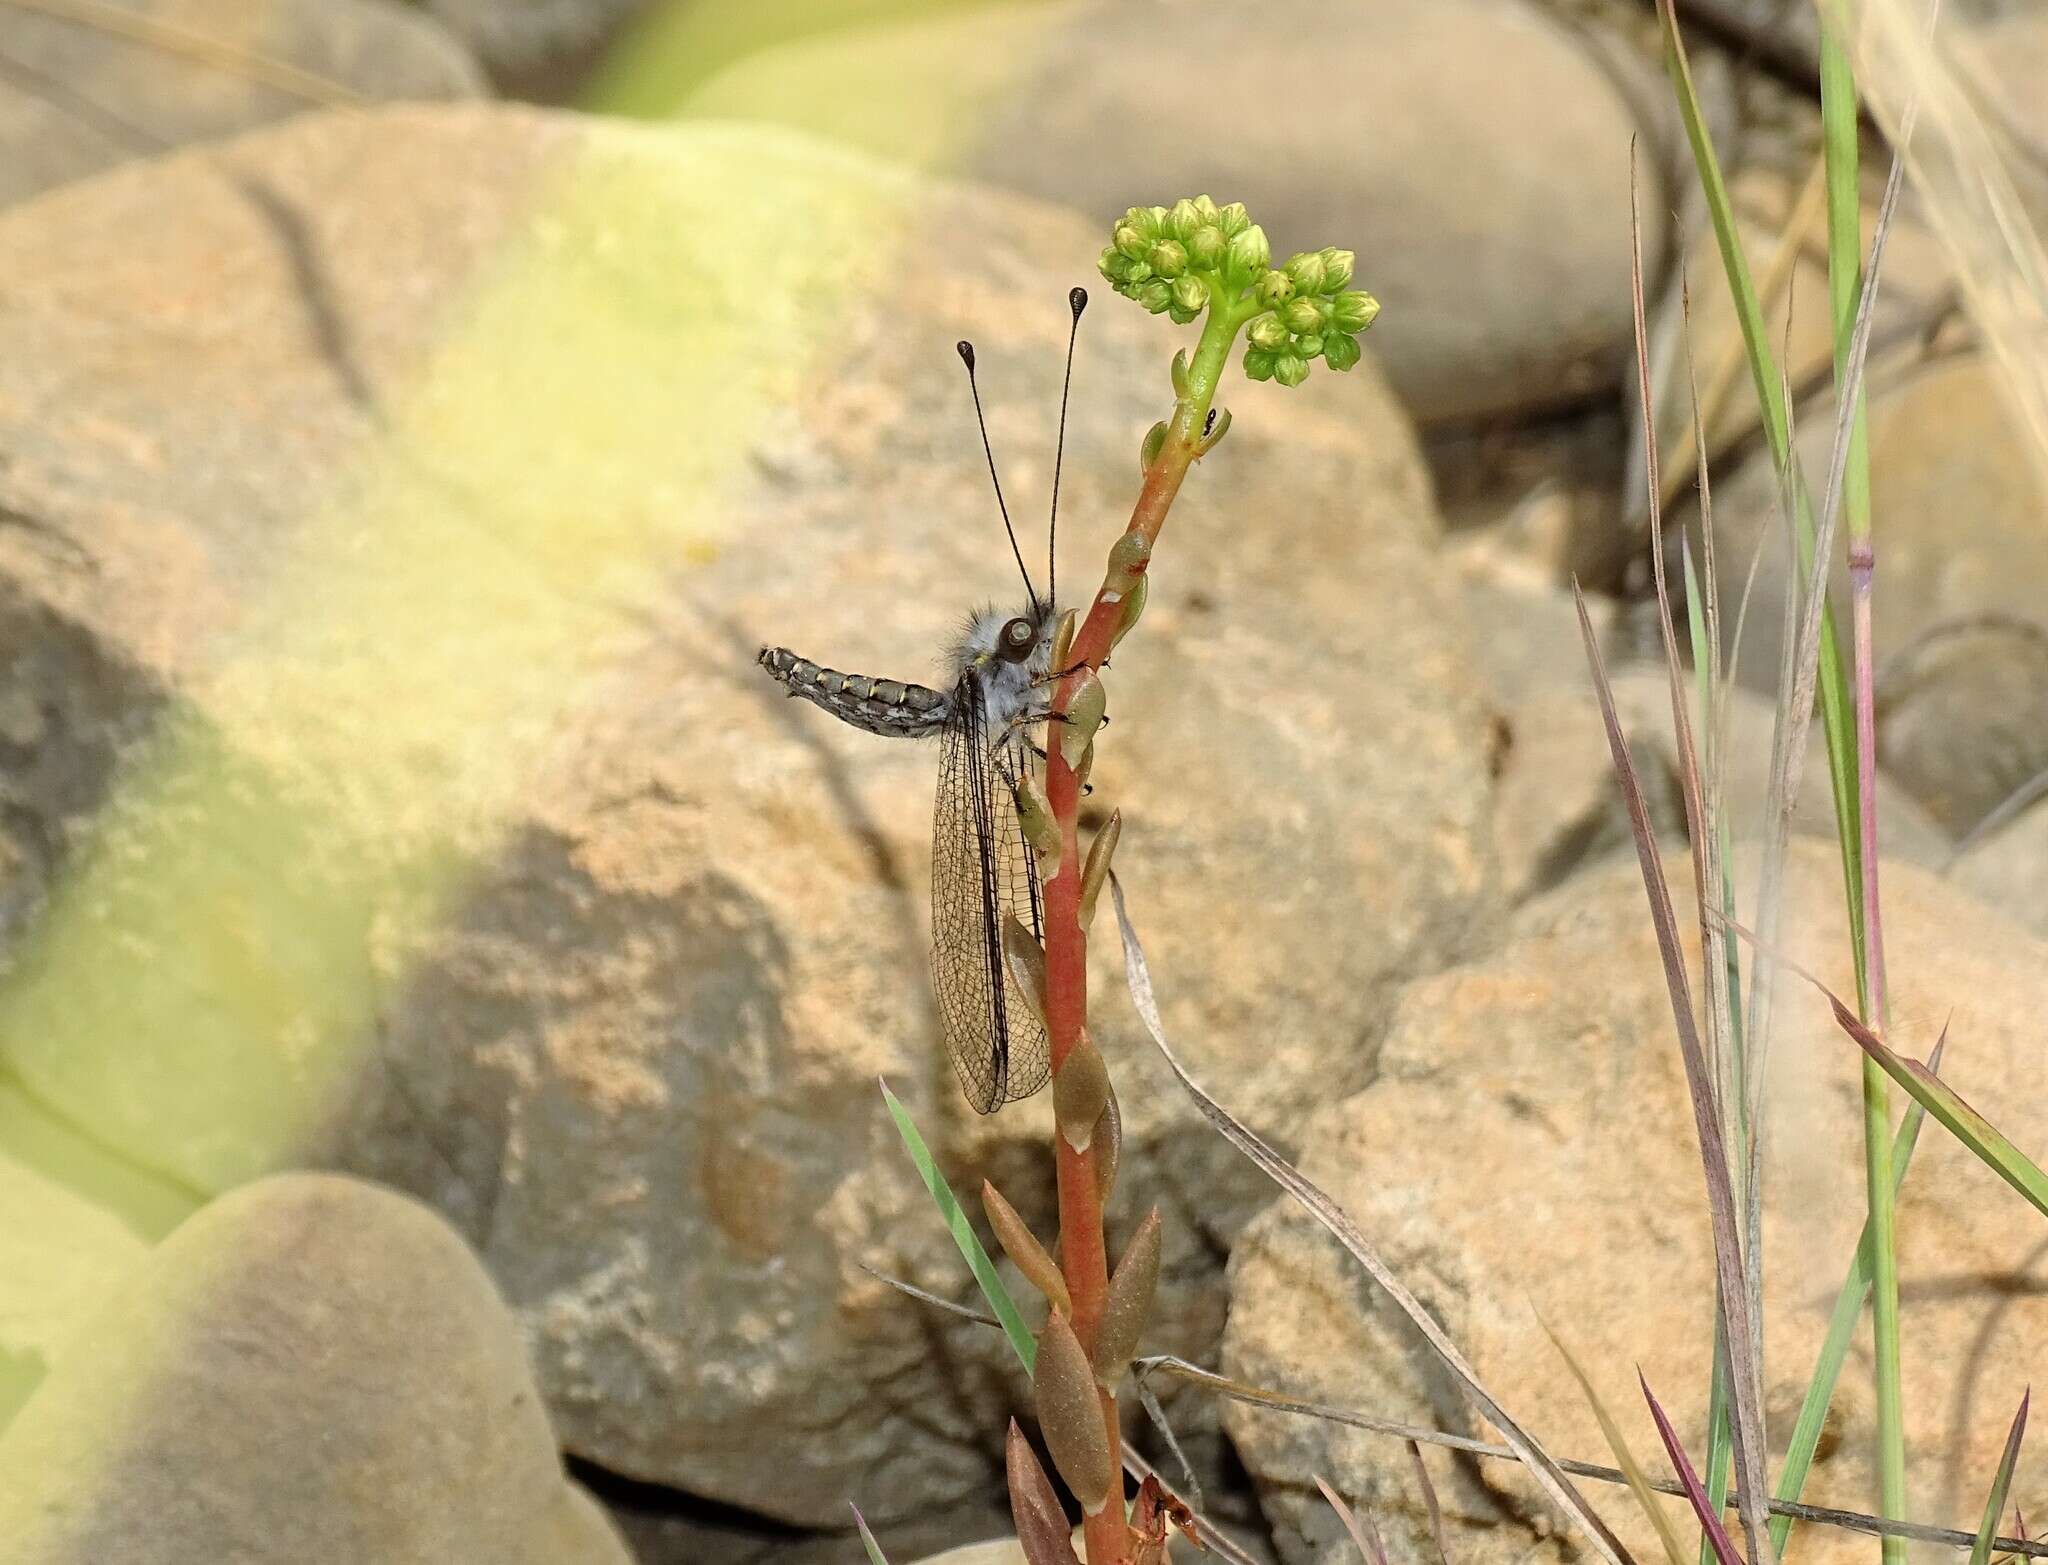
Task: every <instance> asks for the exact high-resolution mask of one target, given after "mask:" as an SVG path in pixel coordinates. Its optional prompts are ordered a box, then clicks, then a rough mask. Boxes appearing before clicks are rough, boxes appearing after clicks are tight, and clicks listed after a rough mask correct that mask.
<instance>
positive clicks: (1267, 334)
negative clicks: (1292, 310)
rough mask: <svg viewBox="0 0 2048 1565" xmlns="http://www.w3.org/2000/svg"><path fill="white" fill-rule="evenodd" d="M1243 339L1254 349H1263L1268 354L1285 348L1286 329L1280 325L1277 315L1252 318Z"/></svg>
mask: <svg viewBox="0 0 2048 1565" xmlns="http://www.w3.org/2000/svg"><path fill="white" fill-rule="evenodd" d="M1245 337H1246V339H1247V340H1248V341H1250V343H1251V345H1252V346H1253V347H1254V348H1264V349H1265V350H1266V351H1267V352H1268V353H1273V352H1277V351H1278V350H1279V349H1281V348H1284V347H1286V346H1287V328H1286V327H1285V326H1283V325H1281V324H1280V317H1279V316H1277V315H1270V314H1269V315H1255V316H1253V317H1252V323H1251V325H1250V326H1248V327H1246V328H1245Z"/></svg>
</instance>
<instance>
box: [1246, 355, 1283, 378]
mask: <svg viewBox="0 0 2048 1565" xmlns="http://www.w3.org/2000/svg"><path fill="white" fill-rule="evenodd" d="M1278 357H1279V356H1278V355H1277V354H1274V353H1271V352H1269V351H1267V350H1266V349H1264V348H1247V349H1245V352H1244V372H1245V374H1246V375H1247V376H1249V377H1250V378H1251V379H1253V380H1271V379H1272V378H1273V366H1274V364H1275V362H1276V361H1277V360H1278Z"/></svg>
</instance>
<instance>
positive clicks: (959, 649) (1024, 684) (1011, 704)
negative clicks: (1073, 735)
mask: <svg viewBox="0 0 2048 1565" xmlns="http://www.w3.org/2000/svg"><path fill="white" fill-rule="evenodd" d="M1058 617H1059V615H1058V611H1057V610H1056V609H1054V608H1053V607H1052V606H1051V605H1049V604H1048V605H1044V606H1040V605H1037V604H1031V605H1028V606H1027V607H1026V608H1025V610H1024V612H1023V613H1022V614H1018V615H1012V614H1005V613H1003V612H1002V611H1001V610H1000V609H997V608H994V607H992V606H989V607H983V608H980V609H976V610H975V611H974V612H973V613H972V614H970V615H968V617H967V621H966V623H965V624H964V625H963V626H962V627H961V632H960V636H959V639H958V640H957V641H955V642H954V644H953V645H952V647H951V648H949V649H948V671H949V672H950V673H951V674H952V676H953V682H954V684H955V685H956V686H957V685H958V683H959V681H960V680H962V679H964V678H969V677H971V678H972V679H973V680H974V681H975V683H976V684H977V685H978V686H979V687H980V692H981V711H982V725H983V728H984V729H985V730H986V732H987V736H988V738H989V739H991V740H994V739H997V738H1000V737H1002V736H1004V735H1006V734H1008V733H1010V732H1011V731H1012V729H1013V727H1014V725H1015V724H1016V723H1017V722H1018V720H1019V719H1020V718H1022V717H1024V715H1025V714H1026V713H1029V712H1035V711H1039V710H1041V709H1042V708H1043V707H1044V706H1045V704H1046V703H1045V693H1044V691H1043V689H1042V688H1041V681H1043V679H1044V678H1045V676H1046V674H1047V673H1048V672H1049V671H1050V669H1051V667H1052V627H1053V625H1054V624H1055V623H1056V622H1057V620H1058ZM1019 619H1022V620H1024V621H1026V622H1027V623H1029V624H1030V625H1031V626H1032V628H1033V629H1034V631H1035V632H1036V637H1037V639H1036V640H1035V641H1034V642H1033V643H1032V646H1031V651H1030V653H1029V655H1028V656H1026V657H1024V658H1023V659H1021V660H1012V659H1010V658H1006V657H1004V656H1003V651H1002V637H1003V633H1004V630H1005V628H1006V627H1007V626H1009V625H1010V624H1012V623H1013V622H1015V621H1016V620H1019Z"/></svg>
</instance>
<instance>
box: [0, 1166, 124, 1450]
mask: <svg viewBox="0 0 2048 1565" xmlns="http://www.w3.org/2000/svg"><path fill="white" fill-rule="evenodd" d="M146 1248H147V1247H146V1246H145V1245H144V1244H143V1242H142V1241H141V1240H140V1239H138V1238H137V1237H136V1236H135V1235H134V1234H133V1233H132V1232H130V1231H129V1230H128V1229H127V1228H126V1227H124V1226H123V1225H122V1224H121V1222H120V1221H119V1220H118V1219H117V1218H115V1217H113V1216H112V1215H111V1214H109V1213H108V1212H106V1211H105V1210H103V1209H101V1208H100V1207H98V1206H95V1205H94V1204H92V1203H91V1202H90V1201H87V1200H84V1199H82V1198H81V1197H80V1196H78V1195H77V1194H75V1193H74V1192H72V1191H71V1190H68V1189H66V1188H65V1187H64V1186H63V1185H61V1184H58V1183H57V1182H56V1181H55V1180H52V1179H50V1178H49V1177H48V1176H47V1175H45V1174H44V1173H42V1172H41V1171H39V1170H37V1169H34V1168H31V1167H29V1166H27V1165H26V1164H23V1163H20V1162H17V1161H16V1160H15V1159H14V1158H13V1157H8V1156H0V1429H5V1428H6V1427H7V1424H8V1421H9V1420H10V1419H12V1418H13V1416H14V1413H15V1410H16V1409H17V1408H19V1407H20V1406H21V1404H22V1402H23V1401H24V1400H25V1399H26V1398H27V1397H28V1395H29V1393H30V1392H32V1391H33V1390H34V1389H35V1387H36V1385H37V1383H38V1382H40V1381H41V1379H42V1377H43V1373H44V1371H45V1370H46V1369H48V1367H49V1363H50V1360H51V1359H52V1358H53V1357H54V1356H55V1354H56V1353H57V1351H58V1350H59V1349H60V1348H61V1347H62V1346H63V1345H64V1343H65V1342H66V1341H67V1340H68V1339H69V1338H70V1337H71V1336H72V1335H73V1334H74V1333H75V1332H76V1331H77V1329H78V1324H79V1322H80V1320H82V1319H83V1318H84V1317H85V1316H86V1315H87V1314H88V1313H89V1312H90V1311H91V1310H92V1308H93V1307H94V1306H95V1305H96V1304H97V1303H98V1302H99V1301H100V1300H101V1299H102V1298H104V1297H105V1296H106V1294H107V1293H108V1292H109V1291H110V1290H111V1289H112V1288H113V1287H114V1286H115V1285H116V1284H117V1283H119V1282H120V1281H121V1280H122V1279H123V1278H124V1277H125V1276H126V1275H127V1273H128V1272H129V1271H131V1270H132V1269H133V1268H134V1267H135V1266H137V1265H138V1264H139V1263H140V1262H141V1260H142V1258H143V1256H144V1254H145V1253H146Z"/></svg>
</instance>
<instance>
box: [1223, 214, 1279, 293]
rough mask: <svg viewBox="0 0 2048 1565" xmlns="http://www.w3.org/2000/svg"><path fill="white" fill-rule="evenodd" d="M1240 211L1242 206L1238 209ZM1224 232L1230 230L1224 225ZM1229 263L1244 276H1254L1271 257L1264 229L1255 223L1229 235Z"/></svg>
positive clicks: (1270, 249)
mask: <svg viewBox="0 0 2048 1565" xmlns="http://www.w3.org/2000/svg"><path fill="white" fill-rule="evenodd" d="M1238 210H1239V211H1242V210H1243V208H1242V207H1240V208H1239V209H1238ZM1224 232H1225V233H1229V232H1230V230H1229V228H1228V227H1227V226H1226V227H1225V228H1224ZM1227 256H1228V261H1229V264H1230V265H1231V266H1232V267H1233V268H1235V269H1236V270H1237V271H1239V272H1242V273H1243V274H1244V275H1245V276H1246V277H1256V276H1257V275H1258V274H1259V272H1260V271H1262V270H1263V269H1264V268H1265V266H1266V264H1267V263H1268V262H1270V261H1271V260H1272V259H1273V251H1272V247H1271V246H1269V245H1268V244H1267V243H1266V231H1265V230H1264V229H1263V228H1261V227H1259V225H1258V224H1257V223H1253V224H1251V225H1250V226H1249V227H1246V228H1243V229H1240V230H1239V231H1238V232H1237V233H1235V234H1232V235H1231V239H1230V248H1229V250H1228V252H1227Z"/></svg>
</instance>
